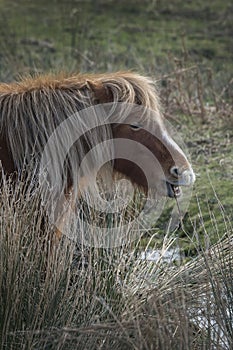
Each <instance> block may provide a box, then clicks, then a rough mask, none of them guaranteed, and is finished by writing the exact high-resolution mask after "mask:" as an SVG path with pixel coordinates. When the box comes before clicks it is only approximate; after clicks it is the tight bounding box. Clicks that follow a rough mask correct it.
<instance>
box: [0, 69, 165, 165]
mask: <svg viewBox="0 0 233 350" xmlns="http://www.w3.org/2000/svg"><path fill="white" fill-rule="evenodd" d="M105 102H127V103H137V104H140V105H144V106H146V107H148V108H150V109H152V110H155V111H157V112H158V113H159V103H158V98H157V94H156V91H155V87H154V84H153V82H152V81H151V80H150V79H148V78H145V77H142V76H140V75H137V74H135V73H130V72H118V73H114V74H102V75H73V76H65V75H60V76H53V75H44V76H38V77H35V78H32V77H31V78H26V79H23V80H21V81H19V82H15V83H10V84H0V113H1V114H0V135H1V136H0V141H1V143H2V145H4V146H2V147H5V148H6V146H5V143H6V142H7V148H9V149H8V152H9V155H8V162H6V159H5V158H6V157H4V156H0V159H1V160H2V162H3V168H9V169H10V170H11V171H12V169H14V170H17V171H20V169H22V167H23V165H24V164H25V162H26V163H30V162H31V161H32V154H33V157H34V160H35V161H37V160H38V158H39V155H40V154H41V152H42V151H43V148H44V145H45V144H46V142H47V140H48V139H49V137H50V135H51V134H52V132H53V131H54V130H55V129H56V128H57V126H58V125H59V124H60V123H61V122H62V121H64V120H66V119H67V118H68V117H70V116H71V115H72V114H74V113H75V112H77V111H80V110H82V109H84V108H87V107H89V106H93V105H95V104H99V103H105ZM110 133H111V130H109V126H108V127H106V128H105V130H104V128H103V129H102V134H100V133H99V130H93V132H92V133H91V134H90V133H89V134H87V135H85V143H84V142H83V139H81V140H79V141H77V143H76V146H75V147H76V150H77V155H76V156H78V157H80V159H82V157H83V155H84V154H85V153H86V151H87V150H86V149H84V148H85V147H86V146H87V145H88V148H89V149H91V148H92V147H93V145H96V144H98V143H99V142H101V141H102V140H103V139H106V138H108V137H109V136H111V135H110ZM103 134H105V135H103ZM84 146H85V147H84ZM3 153H4V152H3ZM11 158H12V161H13V164H6V166H4V165H5V164H4V163H9V162H10V163H11Z"/></svg>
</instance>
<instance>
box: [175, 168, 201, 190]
mask: <svg viewBox="0 0 233 350" xmlns="http://www.w3.org/2000/svg"><path fill="white" fill-rule="evenodd" d="M170 174H171V175H172V179H171V180H170V179H169V182H170V183H171V184H173V185H178V186H191V185H192V184H193V183H194V182H195V178H196V177H195V174H194V172H193V170H192V168H189V169H185V170H183V169H182V168H179V167H177V166H173V167H171V169H170Z"/></svg>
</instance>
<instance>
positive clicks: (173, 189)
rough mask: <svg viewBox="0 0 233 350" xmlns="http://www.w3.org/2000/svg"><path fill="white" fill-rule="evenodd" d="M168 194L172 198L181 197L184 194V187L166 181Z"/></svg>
mask: <svg viewBox="0 0 233 350" xmlns="http://www.w3.org/2000/svg"><path fill="white" fill-rule="evenodd" d="M166 187H167V196H168V197H170V198H179V197H180V196H181V195H182V189H181V188H180V186H175V185H173V184H171V183H170V182H167V181H166Z"/></svg>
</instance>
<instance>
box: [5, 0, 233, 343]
mask: <svg viewBox="0 0 233 350" xmlns="http://www.w3.org/2000/svg"><path fill="white" fill-rule="evenodd" d="M232 13H233V8H232V3H231V1H227V0H224V1H220V0H213V1H199V0H197V1H195V2H194V1H186V2H183V1H180V0H174V1H166V0H164V1H159V0H142V1H140V0H134V1H123V0H119V1H117V2H115V1H111V0H99V1H92V0H89V1H88V0H87V1H82V0H77V1H75V0H70V1H55V0H53V1H50V2H48V1H44V0H40V1H38V2H32V1H29V0H20V1H12V0H8V1H6V0H0V80H1V81H12V80H14V79H16V78H17V77H19V76H21V75H27V74H33V73H35V72H47V71H49V70H53V71H59V70H61V69H63V70H68V71H71V72H77V71H81V72H86V71H88V72H99V71H102V72H104V71H115V70H118V69H123V70H125V69H132V70H136V71H138V72H141V73H143V74H147V75H150V76H152V77H154V79H155V80H156V81H157V84H158V87H159V90H160V97H161V100H162V103H163V108H164V114H165V116H166V117H167V118H168V119H169V121H171V122H172V123H173V124H174V125H175V127H176V128H177V129H178V130H179V132H180V133H181V134H182V137H183V139H184V141H185V142H186V145H187V146H188V149H189V152H190V155H191V159H192V163H193V166H194V169H195V171H196V173H197V181H196V184H195V188H194V192H193V198H192V201H191V203H190V206H189V210H188V213H187V215H186V216H185V218H184V220H183V223H182V224H181V225H180V227H179V228H178V229H177V230H176V231H175V232H173V233H172V234H171V235H170V236H168V235H167V233H166V230H165V227H166V226H165V224H166V222H167V219H168V217H169V215H170V209H169V208H170V205H171V203H169V202H168V203H167V206H166V208H165V211H164V213H163V215H162V217H161V218H160V221H159V222H157V223H156V224H155V225H154V227H152V229H151V230H150V231H148V232H147V235H145V236H144V237H142V239H141V240H140V242H136V243H135V246H134V247H132V246H129V245H127V246H126V247H122V248H121V249H118V250H114V251H111V252H108V251H82V252H81V253H78V252H77V249H76V248H75V247H73V246H72V244H71V243H70V242H66V241H64V242H61V246H60V247H59V249H58V251H56V252H55V251H54V252H52V254H51V253H50V252H51V247H50V236H49V235H50V233H49V226H48V227H47V230H46V232H43V235H42V237H41V239H39V240H38V236H39V235H40V236H41V234H40V232H39V230H40V229H39V227H40V220H41V213H40V209H39V208H38V198H37V196H36V195H35V197H33V198H31V197H30V196H29V197H27V198H28V200H27V201H26V202H25V200H22V195H21V194H22V192H23V191H24V189H23V188H22V187H21V184H19V185H18V187H17V188H16V189H15V190H14V196H13V198H12V184H5V186H4V188H3V189H2V190H1V200H0V202H1V206H0V210H1V215H0V220H1V221H0V224H1V226H0V234H1V255H0V285H1V299H0V335H1V348H2V349H21V348H22V349H109V348H110V347H111V348H113V349H228V348H229V349H230V348H231V346H232V339H233V329H232V324H233V310H232V305H233V293H232V290H233V285H232V277H233V273H232V271H233V270H232V268H233V265H232V255H231V247H232V219H233V209H232V208H233V207H232V204H233V199H232V195H231V194H232V189H233V186H232V184H233V162H232V159H233V115H232V82H233V76H232V73H233V63H232V62H233V60H232V58H233V57H232V56H233V51H232V46H233V45H232V44H233V43H232V37H233V36H232V23H233V18H232ZM217 242H219V243H217ZM142 247H144V248H143V250H147V249H149V248H150V249H157V248H161V252H162V254H161V257H160V259H159V260H157V261H155V262H153V261H148V260H143V259H140V253H139V251H140V249H142ZM171 247H176V248H177V247H178V248H179V249H180V251H181V258H182V259H181V261H180V260H179V261H176V262H175V263H174V264H170V263H168V264H167V263H164V260H163V259H162V256H163V255H165V251H166V250H167V249H168V248H171ZM139 248H140V249H139ZM129 252H130V253H129Z"/></svg>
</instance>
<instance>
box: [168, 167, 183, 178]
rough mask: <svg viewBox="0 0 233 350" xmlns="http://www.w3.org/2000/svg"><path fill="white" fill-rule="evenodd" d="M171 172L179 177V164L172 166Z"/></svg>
mask: <svg viewBox="0 0 233 350" xmlns="http://www.w3.org/2000/svg"><path fill="white" fill-rule="evenodd" d="M170 173H171V174H172V175H173V176H175V177H178V176H179V175H180V174H181V172H180V171H179V168H178V167H177V166H173V167H171V169H170Z"/></svg>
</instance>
